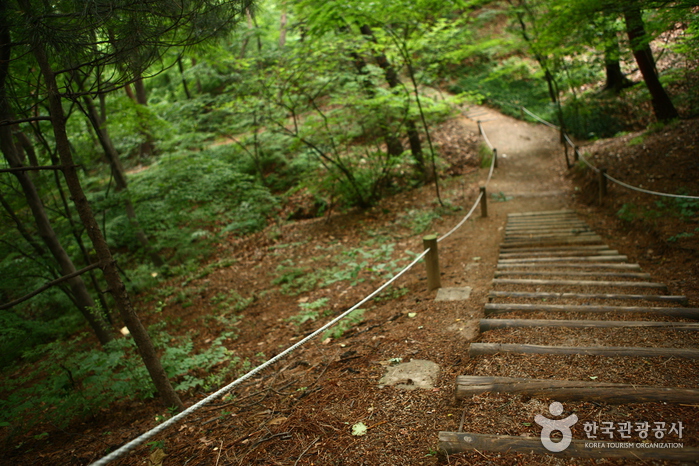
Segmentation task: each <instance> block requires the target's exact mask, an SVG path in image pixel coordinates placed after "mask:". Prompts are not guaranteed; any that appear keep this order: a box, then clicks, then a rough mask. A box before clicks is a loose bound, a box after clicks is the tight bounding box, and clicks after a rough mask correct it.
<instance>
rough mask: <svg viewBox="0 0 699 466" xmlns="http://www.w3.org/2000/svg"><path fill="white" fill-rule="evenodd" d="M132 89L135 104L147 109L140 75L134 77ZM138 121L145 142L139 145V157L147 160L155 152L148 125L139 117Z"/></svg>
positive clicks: (144, 88)
mask: <svg viewBox="0 0 699 466" xmlns="http://www.w3.org/2000/svg"><path fill="white" fill-rule="evenodd" d="M133 87H134V89H136V102H137V103H138V104H139V105H143V106H144V107H147V106H148V95H147V94H146V86H145V85H144V84H143V78H142V77H141V74H140V73H138V74H137V75H136V79H135V81H134V83H133ZM139 120H141V128H143V129H144V130H142V131H141V133H142V134H143V137H144V138H145V141H143V142H142V143H141V147H140V149H139V151H140V156H141V158H147V157H150V156H151V155H153V153H154V152H155V150H154V145H153V137H152V136H151V134H150V131H148V123H147V122H146V121H145V119H144V118H143V117H142V116H140V115H139Z"/></svg>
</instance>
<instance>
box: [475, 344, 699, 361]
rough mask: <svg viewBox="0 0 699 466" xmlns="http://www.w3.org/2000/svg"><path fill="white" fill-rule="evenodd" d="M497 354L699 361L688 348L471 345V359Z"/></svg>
mask: <svg viewBox="0 0 699 466" xmlns="http://www.w3.org/2000/svg"><path fill="white" fill-rule="evenodd" d="M497 353H517V354H556V355H564V354H583V355H586V356H608V357H621V356H630V357H639V358H654V357H674V358H678V357H679V358H688V359H699V350H696V349H688V348H641V347H631V346H546V345H526V344H515V343H471V345H470V346H469V349H468V355H469V357H474V356H482V355H485V354H497Z"/></svg>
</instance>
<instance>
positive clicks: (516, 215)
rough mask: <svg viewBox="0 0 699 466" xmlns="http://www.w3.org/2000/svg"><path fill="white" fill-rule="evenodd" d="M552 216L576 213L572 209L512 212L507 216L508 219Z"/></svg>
mask: <svg viewBox="0 0 699 466" xmlns="http://www.w3.org/2000/svg"><path fill="white" fill-rule="evenodd" d="M551 215H576V214H575V211H574V210H572V209H559V210H542V211H539V212H512V213H510V214H507V218H522V217H525V218H529V217H545V216H551Z"/></svg>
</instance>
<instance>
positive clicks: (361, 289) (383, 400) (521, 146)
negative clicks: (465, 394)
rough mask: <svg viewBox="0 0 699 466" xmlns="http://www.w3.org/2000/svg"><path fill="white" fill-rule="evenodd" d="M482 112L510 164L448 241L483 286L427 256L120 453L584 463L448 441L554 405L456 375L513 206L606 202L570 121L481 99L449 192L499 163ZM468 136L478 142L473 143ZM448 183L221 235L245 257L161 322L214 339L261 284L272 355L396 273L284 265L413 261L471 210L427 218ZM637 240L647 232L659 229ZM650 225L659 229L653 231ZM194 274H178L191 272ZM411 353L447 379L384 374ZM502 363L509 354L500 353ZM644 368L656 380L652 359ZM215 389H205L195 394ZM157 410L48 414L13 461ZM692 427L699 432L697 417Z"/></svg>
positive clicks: (109, 438)
mask: <svg viewBox="0 0 699 466" xmlns="http://www.w3.org/2000/svg"><path fill="white" fill-rule="evenodd" d="M469 116H470V117H469ZM476 120H481V121H482V122H483V123H482V125H483V128H484V129H485V131H486V134H487V136H488V138H489V140H490V141H491V143H492V144H493V145H494V146H495V147H497V149H498V152H499V154H500V159H499V168H498V169H497V170H496V171H495V173H494V176H493V179H492V180H491V182H490V185H489V186H488V201H489V202H488V212H489V216H488V217H487V218H481V217H480V209H478V210H476V212H475V213H474V216H473V218H472V219H471V220H469V221H467V222H466V223H465V224H464V225H463V227H462V228H460V229H459V230H457V231H456V232H455V233H454V234H453V235H452V236H450V237H449V238H447V239H446V240H445V241H443V242H441V243H440V245H439V249H440V262H441V267H442V285H443V286H444V287H463V286H469V287H471V288H472V294H471V297H470V298H469V299H468V300H465V301H458V302H435V301H434V298H435V292H430V291H428V290H427V286H426V279H425V278H426V277H425V271H424V266H423V265H422V264H418V266H416V267H415V268H413V269H412V270H411V271H409V272H408V273H407V274H406V275H404V276H403V277H401V278H400V279H399V281H398V282H397V283H396V284H395V285H394V287H393V291H389V292H387V293H385V294H384V295H383V296H382V298H383V299H381V300H376V301H374V302H371V303H368V304H367V305H365V306H364V307H365V309H366V311H365V313H364V315H363V317H362V319H361V321H360V322H359V323H357V324H356V325H355V326H354V327H352V328H350V329H348V330H346V331H345V332H344V333H343V334H342V335H340V336H338V337H337V338H320V339H317V340H313V341H312V342H310V343H309V344H308V345H306V346H304V347H302V348H300V349H299V350H298V351H296V352H295V353H293V354H292V355H290V356H289V357H287V358H286V359H284V360H283V361H281V362H280V363H278V364H277V365H276V366H274V367H273V368H272V369H269V370H266V371H264V372H262V373H261V374H260V375H258V376H256V377H254V378H253V379H251V380H249V381H247V382H245V383H244V384H242V385H241V386H239V387H238V388H236V389H235V390H234V391H233V392H232V394H231V396H227V397H226V398H224V399H222V400H219V401H217V402H214V403H212V404H211V405H210V406H208V407H206V408H204V409H203V410H201V411H199V412H198V413H196V414H195V415H193V416H191V417H190V418H188V419H185V420H184V421H182V422H181V423H180V424H179V425H177V426H175V427H174V428H172V429H170V430H168V431H166V432H165V433H163V434H161V435H159V436H157V437H155V438H154V439H151V440H150V441H149V443H148V444H147V445H144V446H142V447H140V448H138V449H137V450H136V451H135V452H134V453H132V454H131V455H129V456H127V457H124V458H123V459H120V460H118V461H116V462H115V464H124V465H141V464H164V465H185V464H186V465H190V466H191V465H219V464H221V465H253V464H260V465H293V466H296V465H313V464H314V465H371V466H376V465H390V466H394V465H429V464H438V463H440V462H441V463H444V464H452V465H457V464H459V465H464V464H501V465H510V464H579V462H576V461H563V460H552V459H551V458H548V457H536V456H528V455H522V456H521V455H514V454H510V455H499V454H490V453H487V452H483V453H482V452H474V453H470V454H463V455H458V456H454V457H450V458H439V456H438V455H437V451H436V449H437V433H438V432H439V431H456V430H457V429H458V427H459V425H460V424H461V423H462V422H463V423H464V424H465V425H467V426H468V428H469V429H472V430H474V431H482V432H490V433H513V434H515V435H516V434H521V433H527V434H528V435H532V436H535V435H537V432H538V430H537V428H536V426H532V425H531V424H532V419H533V417H534V415H535V414H539V413H545V409H546V404H545V403H544V402H541V401H536V400H531V401H529V400H522V399H521V398H517V397H510V398H508V397H504V396H499V395H497V396H496V395H486V396H481V397H477V398H474V399H473V400H469V401H466V402H463V403H456V402H455V401H454V383H455V378H456V376H457V375H462V374H465V373H468V372H469V371H471V372H473V371H474V370H475V366H474V361H472V360H469V358H468V356H467V351H468V345H469V342H470V341H472V340H474V339H477V338H479V336H478V325H477V322H478V319H479V318H480V317H481V316H482V315H483V305H484V304H485V303H486V301H487V293H488V291H489V290H490V288H491V280H492V278H493V275H494V271H495V266H496V263H497V257H498V248H499V244H500V242H501V241H502V238H503V234H504V233H503V232H504V226H505V221H506V218H507V214H508V213H511V212H523V211H540V210H555V209H560V208H564V207H569V208H575V207H576V205H577V208H578V209H579V210H580V211H581V213H582V215H583V217H584V218H586V219H588V220H589V219H591V218H592V217H600V218H601V217H603V215H602V214H601V213H597V212H595V211H594V208H593V207H588V206H585V205H582V204H575V203H576V202H578V201H577V200H576V196H574V193H575V192H576V191H575V189H574V188H573V185H572V181H571V180H570V179H569V178H568V177H567V171H566V168H565V164H564V160H563V155H562V153H561V149H560V146H559V145H558V142H557V141H558V135H557V133H556V132H555V131H553V130H551V129H550V128H547V127H544V126H541V125H532V124H528V123H523V122H521V121H517V120H515V119H512V118H509V117H506V116H503V115H501V114H499V113H497V112H495V111H493V110H490V109H487V108H485V107H473V108H471V109H469V110H468V112H467V113H466V115H465V116H463V117H461V118H459V119H456V120H454V121H451V122H449V124H448V125H446V128H447V129H444V130H443V131H442V135H441V137H440V138H439V139H438V143H440V145H441V146H442V149H443V150H444V148H447V147H451V145H454V144H453V142H454V141H458V143H456V146H457V150H455V151H454V154H455V155H454V160H457V159H458V163H459V164H461V165H462V169H461V170H460V171H459V172H458V173H460V176H459V177H456V178H453V179H450V180H445V181H444V184H443V186H442V188H443V197H444V198H445V199H446V200H448V201H449V202H451V203H452V204H454V205H458V206H462V207H463V208H465V209H466V210H468V209H469V208H470V207H471V205H472V204H473V201H474V200H475V198H476V196H477V195H478V188H479V186H481V185H482V184H483V183H484V181H485V179H486V177H487V174H488V171H487V169H478V168H476V167H477V166H478V161H477V157H476V155H475V154H476V150H477V148H476V144H475V143H474V141H476V140H477V135H476V131H477V125H476ZM450 141H451V142H450ZM450 144H451V145H450ZM458 147H462V148H463V150H462V152H461V153H459V150H458ZM452 149H453V148H452ZM454 160H451V159H450V162H452V166H454V165H456V163H455V162H454ZM434 199H435V196H434V191H433V187H431V186H428V187H423V188H421V189H419V190H416V191H413V192H409V193H404V194H401V195H397V196H394V197H392V198H389V199H385V200H384V201H382V202H381V203H380V204H379V205H378V206H376V207H374V208H372V209H369V210H367V211H363V212H349V213H343V214H335V215H332V216H330V217H327V218H323V219H313V220H306V221H299V222H293V223H288V224H284V225H277V226H273V227H270V229H268V230H267V231H265V232H262V233H260V234H257V235H254V236H252V237H250V238H247V239H245V240H231V241H230V243H228V244H222V245H221V249H220V251H219V257H220V258H227V259H233V260H234V262H233V264H232V265H230V266H226V267H223V268H220V269H217V270H216V271H214V272H213V273H211V274H210V275H208V276H207V277H205V278H201V279H194V280H192V281H191V282H190V283H189V284H188V285H186V287H185V288H186V289H185V290H184V291H187V289H188V288H192V290H196V292H193V293H192V294H191V300H192V305H190V306H188V307H186V308H184V307H183V306H181V305H180V304H179V303H177V302H174V301H173V302H167V303H166V304H167V305H166V306H165V307H164V308H163V309H162V311H161V312H160V313H155V312H144V314H143V318H144V320H146V323H148V324H150V323H153V322H156V321H158V320H159V319H166V318H172V317H176V318H178V319H180V320H181V322H182V327H183V328H188V329H190V333H191V334H192V335H193V339H194V341H195V343H196V345H197V346H198V347H203V346H205V345H206V343H207V342H208V341H211V339H212V338H215V337H216V336H218V335H219V334H220V333H221V332H222V331H225V330H230V329H227V328H224V327H222V326H221V325H220V324H219V323H217V322H216V321H215V320H212V319H208V318H207V316H208V315H210V314H212V313H213V312H214V307H213V306H212V305H211V301H212V299H213V297H214V296H216V294H217V293H220V292H222V291H229V290H236V291H237V292H238V293H239V294H240V295H241V296H242V297H243V298H252V303H251V304H250V305H249V306H248V307H247V308H245V309H244V310H243V311H242V312H241V318H240V320H239V321H238V323H237V324H235V325H236V328H237V329H238V337H237V339H232V340H231V341H230V343H229V344H228V345H227V346H228V348H229V349H230V350H232V351H233V352H234V354H235V356H236V357H240V358H241V359H245V358H247V359H249V360H250V361H252V362H253V363H257V362H259V361H260V360H261V356H260V355H259V353H263V354H264V356H265V357H271V356H274V355H275V354H277V353H279V352H280V351H281V350H282V349H284V348H286V347H288V346H289V345H291V344H293V343H294V342H295V341H298V339H299V338H302V337H303V336H304V335H306V334H308V333H309V332H311V331H312V330H313V329H315V328H318V327H319V326H320V325H321V323H323V322H326V321H328V320H329V319H331V318H332V317H333V316H334V315H337V314H338V313H340V312H341V311H343V310H345V309H347V308H349V307H350V306H352V305H353V304H354V303H356V302H358V301H359V300H360V299H361V298H363V297H364V296H365V295H366V294H368V293H369V292H371V291H372V290H373V289H375V288H376V287H377V286H379V285H380V284H381V283H382V277H381V275H380V274H377V273H373V272H370V271H369V269H370V268H371V267H372V265H371V264H370V265H367V266H365V267H364V268H363V269H362V270H361V271H358V272H357V274H356V275H355V277H354V279H353V280H342V281H338V282H334V283H332V284H330V285H327V286H320V285H319V286H315V287H312V288H309V289H303V290H302V289H301V288H296V289H292V292H291V293H289V292H287V293H284V292H282V289H281V287H282V285H281V284H280V283H279V282H276V283H275V279H278V278H279V277H280V273H281V272H280V270H284V269H283V267H289V264H293V265H294V266H296V267H300V268H304V269H303V270H305V272H304V273H305V274H306V275H310V274H311V273H313V272H314V271H317V270H320V269H323V268H324V267H331V266H334V265H336V264H335V263H334V262H333V259H332V258H333V257H335V256H338V255H343V254H344V255H347V254H349V253H350V252H351V251H356V249H357V248H360V247H362V248H380V247H385V246H387V245H389V244H390V245H392V246H391V247H393V248H394V251H393V255H392V259H393V260H394V261H397V262H396V263H397V264H400V265H402V264H405V263H407V260H406V257H410V256H409V255H408V254H407V253H406V251H408V250H409V251H412V252H418V251H421V250H422V240H421V238H422V236H423V235H424V234H426V233H430V232H433V231H434V232H438V233H440V234H444V233H446V232H447V231H449V230H450V229H451V228H452V227H453V226H454V225H455V224H457V223H458V221H459V220H460V219H461V217H462V216H463V215H464V213H465V212H464V211H463V210H461V211H458V212H452V213H451V214H448V213H442V215H441V216H440V217H438V218H436V219H435V220H434V221H433V222H432V223H431V224H429V226H428V227H427V228H426V229H416V228H415V227H414V225H415V222H414V221H412V220H410V219H413V220H414V219H416V218H422V217H424V216H425V215H426V213H429V212H434V211H435V210H436V209H437V204H436V203H435V201H434ZM409 220H410V221H409ZM600 225H601V224H600ZM605 225H606V226H605V229H604V232H603V233H604V234H605V235H606V236H607V237H610V238H612V237H618V236H619V235H618V234H617V232H618V231H619V227H618V226H615V225H614V224H613V223H609V222H608V223H606V224H605ZM593 226H597V225H593ZM635 241H637V243H635V244H638V245H643V244H644V243H643V241H644V239H643V237H638V239H635ZM645 241H646V243H645V244H646V245H647V244H648V241H650V240H645ZM621 246H623V244H622V245H620V247H619V249H620V251H621V252H622V253H623V252H624V249H623V247H621ZM371 260H372V259H370V258H369V259H367V261H368V262H371ZM357 262H361V261H360V260H358V261H357ZM280 267H282V269H280ZM374 267H375V266H374ZM644 267H645V266H644ZM649 271H651V273H652V270H649ZM180 281H181V279H180ZM180 281H178V282H177V283H172V284H171V285H174V286H181V284H180ZM146 298H147V297H145V296H144V297H140V300H141V306H142V308H144V309H148V307H149V306H153V304H152V303H150V304H149V303H148V301H147V300H146ZM322 298H328V304H327V306H326V308H325V309H324V311H323V312H322V314H320V315H319V316H318V318H317V319H316V320H313V319H309V320H308V321H306V322H303V323H300V324H299V323H298V322H296V323H295V321H294V320H293V318H294V316H297V315H298V314H299V310H300V307H299V304H300V303H312V302H317V301H318V300H319V299H322ZM290 318H291V319H290ZM410 359H422V360H429V361H433V362H435V363H436V364H438V365H439V366H440V373H439V376H438V378H437V380H436V383H435V384H434V388H432V389H430V390H422V389H417V390H405V389H400V388H395V387H390V386H389V387H380V386H379V385H378V382H379V380H380V379H381V377H382V376H383V375H384V372H385V370H386V368H387V367H388V366H390V365H391V364H395V363H396V362H397V361H404V362H407V361H409V360H410ZM232 364H233V363H232V362H231V366H232ZM498 364H500V363H498ZM507 364H513V363H512V362H507ZM672 364H675V363H674V362H673V363H672ZM481 369H483V368H482V367H479V368H478V370H481ZM486 369H487V368H486ZM515 369H516V368H515ZM484 370H485V369H484ZM496 370H498V367H495V366H494V367H492V371H496ZM523 370H528V369H527V368H524V369H523ZM579 370H582V371H584V370H586V368H584V367H582V368H579ZM590 370H592V369H590ZM544 372H545V371H544ZM591 373H592V372H591ZM232 375H233V374H231V376H232ZM634 377H636V378H637V379H638V380H637V381H638V382H641V381H642V379H643V372H642V371H640V372H639V373H637V374H636V375H635V376H634ZM231 378H232V377H231ZM229 380H230V379H229ZM406 383H407V384H409V381H406ZM203 396H204V394H203V393H189V394H188V396H187V397H186V404H187V405H191V404H193V403H194V402H196V401H198V400H200V399H201V398H202V397H203ZM157 414H165V410H163V408H162V407H161V406H160V405H159V404H158V402H157V401H156V400H153V401H149V402H144V401H132V402H119V403H115V404H114V405H113V406H109V407H105V409H104V411H103V412H100V413H95V416H94V418H93V419H91V420H88V421H85V422H82V423H76V424H74V425H71V426H70V427H69V428H67V429H63V430H61V429H56V428H52V427H51V426H40V427H39V428H38V430H36V431H34V432H30V433H29V434H27V435H26V436H24V437H22V438H20V439H17V438H14V439H9V440H7V441H6V442H5V444H4V447H3V453H4V454H3V456H2V459H0V463H3V464H13V465H14V464H75V465H78V464H80V465H82V464H88V463H90V462H92V461H94V460H96V459H98V458H100V457H101V456H103V455H104V454H106V453H108V452H110V451H112V450H114V449H115V448H117V447H119V446H120V445H122V444H124V443H125V442H127V441H128V440H131V439H132V438H134V437H135V436H137V435H138V434H140V433H141V432H143V431H145V430H147V429H149V428H151V427H153V426H154V425H156V423H157V421H156V420H155V416H156V415H157ZM360 422H361V423H363V424H364V425H365V426H366V427H367V431H366V434H365V435H361V436H356V435H352V427H353V426H354V425H356V424H358V423H360ZM527 424H529V425H527ZM41 432H48V436H44V435H37V434H40V433H41ZM692 435H694V437H695V438H696V437H697V436H696V432H694V433H693V434H692ZM161 453H164V454H165V455H166V456H165V457H164V460H162V461H161V460H159V459H158V456H157V455H160V454H161ZM617 463H618V462H617ZM617 463H615V462H613V461H602V462H599V463H598V464H617ZM586 464H587V463H586Z"/></svg>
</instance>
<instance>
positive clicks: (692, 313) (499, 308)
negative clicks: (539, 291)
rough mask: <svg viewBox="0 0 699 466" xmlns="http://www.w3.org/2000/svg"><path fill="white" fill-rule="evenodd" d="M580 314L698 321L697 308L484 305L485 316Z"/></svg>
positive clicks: (698, 309) (698, 312) (698, 310)
mask: <svg viewBox="0 0 699 466" xmlns="http://www.w3.org/2000/svg"><path fill="white" fill-rule="evenodd" d="M514 311H524V312H539V311H545V312H582V313H604V312H623V313H639V314H660V315H665V316H674V317H684V318H685V319H693V320H699V308H696V307H637V306H582V305H573V304H509V303H486V305H485V311H484V312H485V315H493V314H503V313H505V312H514Z"/></svg>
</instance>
